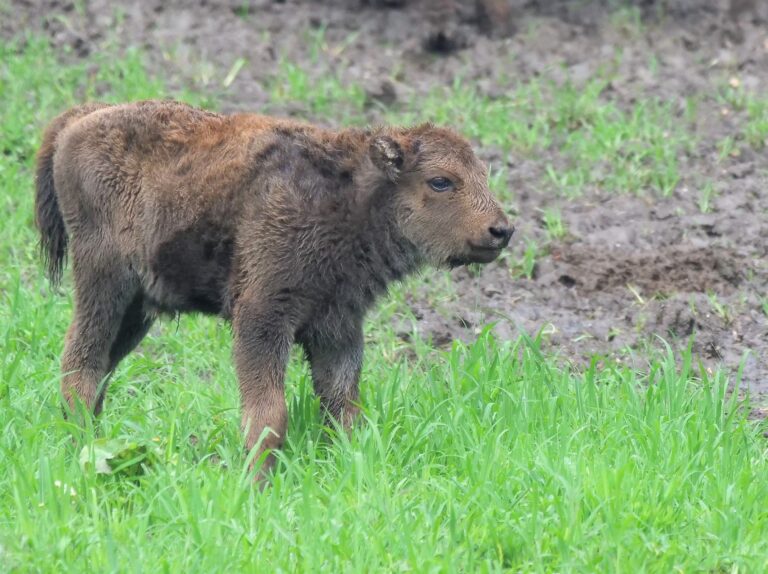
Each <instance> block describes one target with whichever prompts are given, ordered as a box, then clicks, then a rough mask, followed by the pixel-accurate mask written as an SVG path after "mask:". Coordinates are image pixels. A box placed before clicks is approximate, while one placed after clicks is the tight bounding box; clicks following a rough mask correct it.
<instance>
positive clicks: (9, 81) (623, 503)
mask: <svg viewBox="0 0 768 574" xmlns="http://www.w3.org/2000/svg"><path fill="white" fill-rule="evenodd" d="M107 64H108V65H107ZM109 70H111V71H109ZM294 76H295V78H297V79H295V80H294V83H293V84H291V85H294V86H295V88H294V91H295V93H294V92H287V93H286V92H279V91H275V93H274V97H275V98H276V99H279V98H301V97H303V98H308V99H311V98H312V97H313V96H312V94H311V93H309V92H308V91H306V89H305V88H302V85H303V84H302V81H301V79H300V76H301V72H300V71H295V72H294ZM329 89H331V88H329ZM521 89H523V88H521ZM524 89H526V90H529V91H530V90H538V92H537V93H540V95H541V100H540V102H541V104H540V105H539V107H538V108H537V109H539V110H540V111H539V113H540V114H541V117H540V118H539V119H541V122H540V123H538V124H537V122H536V121H534V122H532V123H528V122H520V125H519V128H520V132H519V133H520V134H523V133H524V130H528V131H527V132H525V133H528V134H529V137H528V139H527V140H525V139H524V138H522V136H521V137H519V138H518V137H516V138H515V141H528V142H530V144H529V145H531V146H532V147H534V148H535V147H536V146H539V145H545V144H543V143H542V140H541V139H540V138H547V137H566V140H567V136H566V135H564V134H566V131H565V130H566V128H565V127H564V126H566V125H568V123H569V122H571V121H572V118H573V115H574V114H579V115H580V117H582V119H579V120H578V122H582V121H584V120H583V117H589V118H591V119H590V120H589V121H591V122H593V123H592V124H591V125H593V126H596V127H595V129H593V130H591V132H590V133H592V135H593V138H592V139H591V140H590V139H589V138H587V139H586V140H585V139H584V138H580V139H572V140H569V141H570V143H569V144H568V147H567V149H568V153H569V154H572V156H573V158H574V165H579V166H580V167H579V168H578V169H576V168H574V169H575V171H574V172H572V175H568V174H566V175H562V176H561V177H567V178H571V177H572V178H574V179H573V180H571V179H568V180H567V181H566V180H564V181H563V182H561V183H562V186H563V188H564V189H565V190H566V191H572V190H573V185H572V184H573V181H578V178H579V177H588V174H589V173H591V172H590V171H589V170H586V168H585V167H584V166H589V165H590V163H589V162H590V161H597V159H596V158H598V157H599V156H602V155H604V154H605V153H607V152H606V149H605V146H608V145H635V144H632V143H626V144H625V143H622V142H637V141H640V142H644V144H643V146H642V147H643V149H644V150H650V151H649V152H648V153H651V154H654V155H653V157H654V158H655V159H653V161H654V162H657V163H653V164H651V165H656V166H659V165H660V166H666V168H667V169H666V170H656V169H654V170H653V173H650V172H648V171H645V167H643V169H642V170H640V169H635V168H636V167H638V166H640V165H642V166H647V165H649V164H648V162H647V161H645V160H644V161H643V162H642V164H640V163H638V164H637V165H635V164H633V163H631V162H632V161H635V160H633V158H636V155H633V154H632V153H624V154H619V155H621V156H622V157H625V158H627V159H626V162H628V163H626V164H623V163H619V164H618V165H616V166H615V171H613V172H612V173H613V174H614V175H613V176H614V177H616V178H625V179H626V181H624V182H623V183H622V184H621V185H622V186H624V187H627V188H629V189H633V188H635V187H643V188H647V187H651V188H656V189H657V191H658V192H660V193H661V194H664V193H666V191H667V189H668V187H669V185H672V184H673V182H674V180H675V166H674V159H673V158H674V153H672V151H670V150H671V149H672V148H674V146H679V145H686V144H685V142H686V138H687V137H688V136H687V135H686V134H685V133H682V132H680V135H679V136H677V135H676V136H675V137H672V138H670V137H669V136H668V135H663V134H664V133H665V132H664V130H663V129H662V127H661V126H662V125H664V126H667V127H668V125H667V124H668V121H669V120H668V118H667V115H666V111H665V108H664V107H663V106H658V105H656V104H652V103H648V104H638V109H637V110H634V111H629V112H628V111H620V110H618V109H615V108H612V107H610V106H609V105H606V104H604V103H602V102H601V101H600V100H599V99H598V98H597V97H596V95H595V94H592V93H591V92H590V91H589V90H587V91H586V92H581V93H579V94H576V93H574V92H573V91H572V90H570V91H569V89H568V88H567V87H566V88H562V89H555V88H554V87H547V88H546V89H544V88H543V87H541V86H527V87H525V88H524ZM595 89H597V86H596V87H595ZM302 90H304V91H302ZM331 93H335V92H333V90H331ZM165 95H173V96H175V97H180V98H183V99H185V100H187V101H191V102H193V103H209V104H210V102H206V101H205V100H204V99H203V98H202V97H200V96H196V95H195V94H190V93H182V94H166V92H165V90H164V86H163V83H162V82H161V81H160V80H158V79H153V78H149V77H147V75H146V73H145V72H144V68H143V66H142V60H141V55H140V54H138V53H129V54H126V55H123V56H121V58H120V59H115V58H112V57H111V56H108V55H105V56H103V60H102V61H99V60H98V59H96V60H94V61H93V62H91V63H90V64H89V66H88V67H86V66H84V65H66V64H63V63H61V62H59V61H57V59H56V56H55V55H54V54H53V53H52V51H51V49H50V48H49V47H48V46H47V44H45V43H43V42H37V41H32V42H29V43H28V44H26V45H24V46H23V47H22V46H20V45H12V44H1V45H0V102H2V106H0V134H2V144H1V146H2V149H0V152H2V153H0V188H2V195H0V197H2V202H3V205H2V213H3V214H5V215H4V217H3V222H2V226H0V297H2V304H0V329H1V331H0V337H2V339H1V340H2V350H1V351H0V359H1V362H0V365H2V376H1V377H0V425H2V427H1V431H2V436H0V571H3V572H107V571H110V572H111V571H115V572H205V573H211V572H240V571H243V572H296V571H303V572H319V571H326V572H382V571H386V572H401V571H411V572H414V571H415V572H486V571H487V572H496V571H511V572H518V571H522V572H574V571H576V572H763V571H766V570H768V506H766V500H768V462H766V454H767V451H768V448H767V444H766V440H765V438H764V436H763V431H764V428H761V427H760V426H759V425H758V424H757V423H755V422H753V421H749V420H748V419H747V413H748V411H749V405H748V404H742V403H738V402H737V401H736V399H735V398H730V397H731V395H728V394H727V393H726V384H727V381H726V380H725V379H724V378H723V377H722V376H720V375H719V374H717V373H715V374H708V373H707V372H706V371H705V370H703V369H699V368H698V366H697V365H695V364H692V361H691V359H690V356H689V355H686V354H683V355H682V356H676V355H675V354H673V353H672V352H671V351H670V352H667V353H660V354H657V355H653V356H649V357H648V360H647V365H648V366H647V369H645V370H644V372H634V371H631V370H629V369H628V368H627V367H624V366H621V365H618V364H612V363H607V364H606V363H603V362H599V361H595V362H594V363H593V364H592V366H590V367H588V368H582V369H576V368H569V367H567V366H562V361H560V360H559V359H558V358H557V357H550V356H544V355H542V352H541V351H540V349H539V345H538V343H537V340H536V337H523V338H521V339H519V340H515V341H503V342H502V341H496V340H494V339H493V338H492V337H491V336H490V335H488V334H486V333H484V334H481V335H480V337H479V339H478V341H477V343H475V344H474V345H472V346H470V347H465V346H462V345H459V344H455V345H454V347H453V349H452V350H450V351H449V352H438V351H435V350H433V349H432V348H431V347H430V346H429V345H428V344H426V343H425V342H422V341H419V340H418V338H416V339H415V340H414V341H413V342H412V343H409V344H408V345H406V344H405V343H403V342H402V341H400V340H399V339H398V338H397V337H396V336H395V334H394V332H393V330H392V328H391V327H390V326H389V325H390V321H389V320H390V318H391V317H392V315H393V314H395V313H402V312H404V311H405V309H404V306H403V305H402V300H403V296H404V293H405V292H407V289H408V288H409V287H408V286H407V285H406V286H403V287H398V288H396V289H394V291H393V294H392V296H391V297H390V298H389V299H387V300H386V301H383V302H382V304H381V305H380V307H379V308H378V309H377V311H376V313H374V314H373V316H372V317H371V320H370V321H369V323H368V329H367V336H368V339H369V344H368V347H367V361H366V365H365V368H364V372H363V380H362V402H363V405H364V407H363V408H364V424H362V425H361V427H360V428H359V429H357V430H356V431H355V432H354V434H353V435H352V436H351V437H350V438H347V437H346V436H345V435H343V434H337V433H336V432H335V430H334V429H324V428H323V427H322V422H321V421H322V419H321V417H320V414H319V407H318V403H317V401H316V400H315V399H314V396H313V395H312V393H311V383H310V381H309V379H308V372H307V369H306V366H305V365H303V364H302V362H301V361H299V360H298V356H297V357H295V358H294V360H293V361H292V363H291V367H290V369H289V375H288V380H287V396H288V401H289V405H290V417H291V418H290V430H289V435H288V445H287V448H286V449H285V451H284V452H283V453H281V454H280V455H279V457H280V465H279V468H278V471H277V474H276V476H275V478H274V481H273V484H272V487H271V488H268V489H266V490H265V491H264V492H260V491H259V490H258V489H256V488H254V487H253V485H252V483H251V481H250V478H249V476H248V475H247V472H246V468H247V460H246V457H245V456H244V454H243V452H242V442H241V437H240V433H239V417H238V412H237V405H238V400H237V389H236V384H235V377H234V371H233V368H232V365H231V363H230V353H231V343H230V335H229V328H228V327H227V326H226V325H224V324H223V323H221V322H219V321H215V320H212V319H207V318H202V317H191V316H184V317H181V318H180V319H179V321H178V322H177V321H173V320H166V321H164V322H162V324H161V325H160V326H159V327H157V328H156V329H155V330H154V331H153V332H152V335H151V336H150V337H148V338H147V340H146V341H145V342H144V343H143V344H142V346H141V347H140V349H139V351H138V352H136V353H134V354H133V355H132V356H130V357H129V358H128V359H127V360H126V361H125V362H124V363H123V364H122V365H121V367H120V369H119V370H118V372H117V373H116V374H115V376H114V378H113V380H112V382H111V386H110V393H109V396H108V399H107V405H106V410H105V413H104V415H103V416H102V417H101V419H100V421H99V423H98V427H97V428H96V429H93V428H86V429H79V428H76V427H75V426H73V424H72V423H71V422H67V421H66V420H64V419H63V418H62V416H61V411H60V406H59V405H60V403H59V396H58V355H59V353H60V349H61V345H62V337H63V334H64V332H65V329H66V327H67V324H68V321H69V317H70V313H71V293H70V289H69V283H68V281H65V286H64V289H63V293H62V294H54V293H52V292H51V290H50V288H49V286H48V285H47V283H46V281H45V280H44V278H43V274H42V271H41V266H40V265H39V263H38V261H37V248H36V240H37V238H36V233H35V230H34V228H33V214H32V205H33V175H32V166H33V159H34V152H35V150H36V146H37V145H38V143H39V138H40V131H41V128H42V127H43V126H44V124H45V123H46V122H47V121H48V120H50V119H51V118H52V117H53V116H54V115H55V114H56V113H58V112H59V111H61V110H62V109H64V108H66V107H67V106H69V105H71V104H73V103H75V102H79V101H82V100H84V99H88V98H99V99H104V100H109V101H122V100H126V99H135V98H142V97H155V96H165ZM448 96H449V97H447V98H443V99H440V98H437V97H436V100H435V102H434V107H433V110H434V114H435V115H436V116H437V118H436V119H441V117H440V113H441V112H440V110H441V109H442V110H447V111H445V112H444V113H445V114H446V115H445V116H444V118H443V119H445V118H448V117H450V115H451V113H450V109H451V106H453V107H454V108H455V109H461V110H464V111H465V112H467V113H466V114H465V116H464V120H463V124H464V125H463V127H464V128H466V129H467V130H468V131H469V132H470V135H473V136H474V137H476V138H477V139H478V140H480V141H483V142H487V143H489V144H498V145H509V140H500V141H497V140H499V138H502V137H503V136H504V134H501V133H500V132H497V131H494V130H495V129H496V126H498V123H499V119H498V118H499V115H500V114H503V113H506V112H508V111H509V110H510V109H511V110H513V111H514V110H515V109H516V108H515V107H514V106H515V100H514V96H512V97H511V99H510V100H509V101H506V102H485V101H483V100H482V99H480V98H479V97H478V96H477V95H476V94H473V92H472V91H471V90H467V89H464V88H463V87H462V86H454V87H453V88H451V89H449V93H448ZM356 98H358V95H357V94H356V92H354V91H352V92H351V94H350V95H349V98H348V99H349V100H350V101H352V104H350V105H352V106H353V109H354V105H358V104H355V103H354V102H356V101H357V99H356ZM337 99H339V98H336V97H335V96H334V97H330V98H329V101H337ZM341 99H343V98H341ZM524 100H525V101H528V100H527V99H525V98H521V99H520V101H521V102H522V101H524ZM326 105H327V102H326V101H325V100H324V101H320V102H317V105H316V106H315V107H313V109H315V110H317V111H319V112H322V111H323V110H324V106H326ZM504 106H508V107H507V108H505V107H504ZM505 110H506V111H505ZM494 113H495V114H497V115H496V116H493V115H492V114H494ZM521 113H522V112H521ZM494 118H496V119H494ZM569 118H571V119H569ZM393 119H395V118H393ZM401 119H402V118H401ZM406 119H407V118H406ZM349 121H355V116H354V113H353V114H352V115H351V116H350V118H349ZM573 121H575V120H573ZM558 122H560V123H558ZM514 125H517V124H515V123H514V121H513V126H514ZM537 125H538V126H540V129H539V128H537V127H536V126H537ZM665 129H666V128H665ZM531 130H538V131H535V133H534V132H533V131H531ZM601 130H607V132H610V131H611V130H613V131H614V132H617V133H619V135H621V133H623V132H622V130H630V132H632V133H631V137H624V136H621V137H608V136H606V137H602V136H601V134H603V133H607V132H606V131H601ZM638 138H639V139H638ZM611 142H613V143H611ZM630 151H631V150H630ZM582 160H583V161H582ZM579 170H584V171H583V172H580V171H579ZM580 173H581V175H579V174H580ZM658 174H662V175H658ZM498 185H499V188H503V187H504V185H503V183H498ZM548 221H550V222H551V225H549V224H548V226H549V227H551V230H552V233H553V234H557V233H562V229H560V228H559V227H558V223H557V222H558V217H557V214H556V213H552V214H549V215H548ZM418 280H419V279H416V280H415V281H418ZM436 285H437V286H438V287H439V286H440V285H441V283H440V281H438V282H437V283H436ZM438 287H436V288H438ZM733 396H734V397H735V395H733ZM103 438H108V439H114V441H115V442H114V443H112V444H113V446H110V447H109V448H118V449H122V451H123V452H124V453H125V454H127V456H128V458H129V459H130V458H131V456H135V458H136V459H138V460H126V462H125V465H124V467H123V468H122V469H120V468H118V469H117V470H115V472H113V473H112V474H109V475H107V474H100V473H97V472H96V471H95V469H94V467H93V465H81V464H80V453H81V449H82V448H83V447H84V446H86V447H88V446H89V445H93V444H95V442H94V441H97V440H101V439H103ZM96 444H99V443H96ZM115 444H116V445H118V447H114V445H115ZM137 463H141V464H137ZM142 465H143V466H142ZM140 469H143V470H144V472H143V473H138V470H140Z"/></svg>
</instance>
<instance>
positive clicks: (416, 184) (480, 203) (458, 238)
mask: <svg viewBox="0 0 768 574" xmlns="http://www.w3.org/2000/svg"><path fill="white" fill-rule="evenodd" d="M370 155H371V159H372V161H373V163H374V165H375V166H376V167H377V168H379V170H381V172H382V173H383V176H384V177H385V178H386V179H387V180H388V181H389V182H390V184H391V185H390V186H389V187H390V189H391V190H392V193H394V198H393V200H394V204H395V209H396V217H397V222H398V225H399V227H400V230H401V232H402V233H403V235H404V236H405V237H406V238H407V239H408V240H409V241H411V242H412V243H413V244H414V245H415V246H416V248H417V249H418V250H419V251H420V254H421V256H422V257H423V258H424V259H425V260H426V261H427V262H429V263H431V264H433V265H436V266H444V265H448V266H451V267H453V266H457V265H464V264H467V263H489V262H490V261H493V260H494V259H496V257H498V255H499V254H500V253H501V250H502V249H504V248H505V247H506V246H507V244H508V243H509V240H510V238H511V237H512V233H513V232H514V227H513V226H512V225H510V223H509V220H508V219H507V216H506V215H505V214H504V211H503V210H502V208H501V206H500V205H499V203H498V201H496V199H495V198H494V197H493V195H492V194H491V192H490V190H489V189H488V173H487V171H486V168H485V166H484V165H483V164H482V163H481V162H480V160H478V158H477V156H476V155H475V154H474V152H473V151H472V148H471V147H470V145H469V143H468V142H467V141H466V140H465V139H463V138H462V137H460V136H458V135H457V134H456V133H454V132H452V131H450V130H447V129H443V128H437V127H434V126H431V125H429V124H427V125H423V126H419V127H416V128H412V129H408V130H402V131H400V132H393V133H386V134H380V135H378V136H376V137H375V138H374V139H373V140H372V142H371V148H370Z"/></svg>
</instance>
